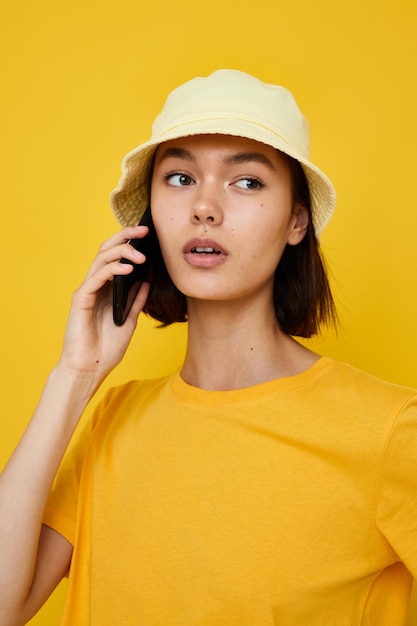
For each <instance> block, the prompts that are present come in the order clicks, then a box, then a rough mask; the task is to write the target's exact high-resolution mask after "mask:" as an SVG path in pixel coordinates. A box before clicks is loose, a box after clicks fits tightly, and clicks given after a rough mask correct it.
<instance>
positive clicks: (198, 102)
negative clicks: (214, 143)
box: [110, 69, 336, 237]
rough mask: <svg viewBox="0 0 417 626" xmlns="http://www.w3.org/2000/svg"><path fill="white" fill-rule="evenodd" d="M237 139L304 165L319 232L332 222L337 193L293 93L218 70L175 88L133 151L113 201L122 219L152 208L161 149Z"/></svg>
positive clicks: (129, 221)
mask: <svg viewBox="0 0 417 626" xmlns="http://www.w3.org/2000/svg"><path fill="white" fill-rule="evenodd" d="M205 134H219V135H234V136H239V137H246V138H248V139H254V140H255V141H259V142H261V143H265V144H267V145H270V146H272V147H274V148H276V149H277V150H281V152H284V153H285V154H288V155H289V156H290V157H293V158H294V159H296V160H297V161H299V162H300V163H301V166H302V167H303V169H304V172H305V175H306V178H307V181H308V185H309V189H310V196H311V203H312V206H311V209H312V215H313V225H314V230H315V234H316V236H317V237H318V235H319V234H320V233H321V232H322V230H323V228H324V227H325V226H326V224H327V222H328V221H329V219H330V218H331V216H332V214H333V212H334V208H335V203H336V193H335V190H334V187H333V185H332V183H331V182H330V180H329V179H328V178H327V176H325V174H323V172H321V171H320V170H319V169H318V168H317V167H316V166H315V165H313V164H312V163H311V162H310V160H309V159H310V146H309V143H310V142H309V128H308V122H307V120H306V119H305V117H304V116H303V115H302V113H301V112H300V110H299V108H298V106H297V103H296V102H295V100H294V97H293V96H292V94H291V92H289V91H288V90H287V89H285V88H284V87H280V86H278V85H271V84H267V83H263V82H261V81H260V80H259V79H257V78H255V77H254V76H251V75H250V74H246V73H244V72H240V71H238V70H228V69H223V70H217V71H216V72H213V73H212V74H210V76H208V77H206V78H193V79H192V80H190V81H188V82H186V83H184V84H183V85H181V86H179V87H177V88H176V89H174V91H172V92H171V94H170V95H169V96H168V98H167V100H166V102H165V105H164V108H163V110H162V112H161V113H160V115H158V117H157V118H156V120H155V122H154V124H153V127H152V137H151V139H150V140H149V141H146V142H145V143H143V144H141V145H140V146H139V147H137V148H135V149H134V150H132V151H131V152H129V153H128V154H127V155H126V156H125V157H124V159H123V162H122V177H121V179H120V181H119V184H118V186H117V188H116V189H115V190H114V191H113V192H112V194H111V197H110V203H111V206H112V209H113V211H114V214H115V216H116V218H117V219H118V221H119V222H120V223H121V224H122V225H123V226H126V225H131V224H136V223H137V222H138V221H139V220H140V218H141V217H142V215H143V213H144V212H145V209H146V207H147V205H148V204H149V187H150V185H149V176H150V170H151V163H152V157H153V154H154V152H155V150H156V148H157V146H158V145H159V144H161V143H163V142H165V141H169V140H170V139H178V138H179V137H187V136H190V135H205Z"/></svg>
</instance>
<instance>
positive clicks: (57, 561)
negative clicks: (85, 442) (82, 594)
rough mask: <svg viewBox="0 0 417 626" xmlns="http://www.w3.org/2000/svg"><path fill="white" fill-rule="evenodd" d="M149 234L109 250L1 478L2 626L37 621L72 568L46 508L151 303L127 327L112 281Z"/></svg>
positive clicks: (100, 258)
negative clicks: (89, 413)
mask: <svg viewBox="0 0 417 626" xmlns="http://www.w3.org/2000/svg"><path fill="white" fill-rule="evenodd" d="M146 232H147V229H146V228H144V227H141V228H138V227H130V228H125V229H123V230H122V231H121V232H120V233H118V234H117V235H115V236H114V237H112V238H111V239H110V240H109V241H107V242H106V243H105V244H103V245H102V246H101V248H100V251H99V253H98V255H97V257H96V259H95V260H94V262H93V264H92V266H91V268H90V270H89V272H88V274H87V277H86V279H85V281H84V282H83V284H82V285H81V287H80V288H79V289H78V290H77V291H76V292H75V293H74V295H73V298H72V306H71V310H70V315H69V319H68V324H67V329H66V333H65V338H64V344H63V350H62V354H61V357H60V359H59V362H58V364H57V365H56V367H55V368H54V369H53V371H52V372H51V374H50V375H49V377H48V380H47V383H46V386H45V389H44V391H43V394H42V396H41V399H40V401H39V404H38V406H37V408H36V411H35V413H34V415H33V417H32V420H31V421H30V423H29V425H28V427H27V429H26V431H25V433H24V435H23V437H22V439H21V440H20V442H19V444H18V446H17V448H16V450H15V452H14V453H13V455H12V457H11V458H10V461H9V462H8V464H7V465H6V467H5V468H4V470H3V472H2V474H1V476H0V607H1V618H0V625H1V626H9V625H15V624H22V623H24V622H25V621H26V620H27V619H29V617H30V614H31V613H32V610H33V609H34V610H37V608H39V606H40V605H41V604H42V602H43V601H44V600H45V599H46V596H47V595H49V593H50V592H51V591H52V589H53V588H54V586H55V585H56V584H57V582H59V579H60V577H62V576H63V575H64V574H65V572H66V571H67V569H68V566H69V562H70V558H71V553H72V547H71V546H70V545H69V544H68V542H67V541H66V540H65V539H64V538H63V537H61V536H60V535H58V534H57V533H54V531H52V530H51V529H47V528H45V527H44V529H43V530H42V519H43V513H44V508H45V504H46V500H47V497H48V494H49V491H50V489H51V486H52V482H53V480H54V478H55V475H56V472H57V470H58V467H59V464H60V462H61V459H62V457H63V455H64V453H65V450H66V448H67V446H68V443H69V441H70V439H71V436H72V434H73V432H74V429H75V427H76V425H77V423H78V421H79V419H80V416H81V414H82V413H83V411H84V409H85V407H86V405H87V403H88V402H89V400H90V399H91V397H92V396H93V395H94V393H95V391H96V390H97V388H98V387H99V386H100V384H101V383H102V381H103V380H104V379H105V377H106V376H107V375H108V373H109V372H110V371H111V370H112V369H113V368H114V367H115V366H116V365H117V364H118V363H119V362H120V360H121V359H122V357H123V355H124V353H125V351H126V349H127V346H128V345H129V342H130V339H131V337H132V335H133V332H134V329H135V326H136V322H137V317H138V315H139V312H140V311H141V309H142V308H143V305H144V303H145V301H146V297H147V294H148V288H149V286H148V285H147V284H145V283H144V284H143V285H142V287H141V289H140V291H139V293H138V296H137V298H136V300H135V302H134V305H133V306H132V309H131V311H130V314H129V316H128V319H127V320H126V323H125V324H124V325H123V326H122V327H118V326H115V324H114V323H113V318H112V296H111V283H110V281H111V279H112V278H113V276H114V275H115V274H122V273H129V272H130V271H131V270H132V266H131V265H129V264H124V265H122V264H120V263H119V259H120V258H121V257H122V256H124V257H126V258H128V259H130V260H132V261H134V262H136V263H138V262H141V261H142V260H143V259H144V257H143V256H142V255H140V256H139V257H138V256H137V253H135V251H134V250H133V248H132V246H130V245H129V244H128V243H126V242H127V240H128V239H129V238H133V237H140V236H144V235H145V234H146ZM139 254H140V253H139ZM41 537H42V541H40V538H41ZM44 596H45V597H44Z"/></svg>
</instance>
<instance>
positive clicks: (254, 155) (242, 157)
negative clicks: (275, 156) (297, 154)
mask: <svg viewBox="0 0 417 626" xmlns="http://www.w3.org/2000/svg"><path fill="white" fill-rule="evenodd" d="M251 161H255V162H256V163H262V164H263V165H266V166H267V167H268V168H269V169H271V170H274V171H275V167H274V164H273V163H272V161H271V160H270V159H268V157H267V156H265V154H262V152H236V153H235V154H231V155H229V156H226V157H225V158H224V162H225V163H226V165H239V164H240V163H249V162H251Z"/></svg>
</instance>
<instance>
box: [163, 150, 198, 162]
mask: <svg viewBox="0 0 417 626" xmlns="http://www.w3.org/2000/svg"><path fill="white" fill-rule="evenodd" d="M169 157H174V158H177V159H184V160H185V161H195V158H194V155H193V153H192V152H190V151H189V150H186V149H185V148H165V149H164V150H161V151H160V153H159V162H160V163H161V162H162V161H164V160H165V159H169Z"/></svg>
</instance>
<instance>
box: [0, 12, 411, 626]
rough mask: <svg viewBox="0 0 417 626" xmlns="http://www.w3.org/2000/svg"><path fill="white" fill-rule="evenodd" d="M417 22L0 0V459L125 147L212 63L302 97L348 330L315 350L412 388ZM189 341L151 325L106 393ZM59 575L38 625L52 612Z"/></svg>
mask: <svg viewBox="0 0 417 626" xmlns="http://www.w3.org/2000/svg"><path fill="white" fill-rule="evenodd" d="M416 18H417V3H416V2H415V0H396V2H393V1H390V2H388V1H386V0H351V1H350V2H343V3H342V2H341V3H338V2H335V1H334V0H322V1H321V2H315V1H314V0H298V1H297V2H289V1H288V0H286V1H285V2H283V1H281V0H258V1H256V2H254V1H253V0H250V1H249V0H240V1H237V0H231V1H230V2H224V0H210V1H209V2H204V3H198V2H196V1H195V0H194V1H191V0H187V1H185V2H178V3H174V2H169V1H167V0H154V1H153V2H144V1H143V0H119V1H118V2H112V1H110V0H90V1H89V0H66V1H64V2H63V1H59V0H37V1H36V2H33V1H32V0H13V2H12V1H10V0H9V1H8V2H7V1H6V0H3V2H2V3H1V6H0V25H1V30H2V37H1V44H0V45H1V49H0V58H1V90H2V96H1V105H0V106H1V109H2V110H1V116H0V125H1V127H0V137H1V144H2V164H1V168H0V176H1V181H0V182H1V187H0V198H1V211H2V213H1V215H2V228H1V246H0V252H1V265H0V267H1V307H0V333H1V337H0V345H1V350H2V359H1V368H2V369H1V385H2V409H1V438H0V455H1V458H0V463H2V462H5V461H6V459H7V457H8V455H9V454H10V452H11V450H12V449H13V447H14V445H15V443H16V441H17V439H18V437H19V436H20V435H21V433H22V431H23V429H24V427H25V424H26V423H27V421H28V419H29V417H30V414H31V412H32V410H33V408H34V405H35V403H36V400H37V397H38V395H39V393H40V391H41V388H42V385H43V382H44V380H45V377H46V376H47V373H48V370H49V369H50V368H51V366H53V364H54V363H55V361H56V359H57V358H58V355H59V352H60V345H61V337H62V333H63V329H64V325H65V320H66V314H67V310H68V306H69V300H70V296H71V292H72V290H73V289H74V288H75V287H76V286H77V285H78V283H79V282H80V281H81V279H82V277H83V275H84V272H85V271H86V268H87V267H88V265H89V262H90V259H91V258H92V257H93V255H94V254H95V250H96V248H97V246H98V244H99V243H100V242H101V241H102V240H103V239H105V238H107V237H108V236H109V235H110V234H111V233H112V232H113V231H114V230H115V229H116V228H117V225H116V222H115V220H114V218H113V216H112V214H111V212H110V210H109V207H108V195H109V192H110V191H111V189H112V188H113V187H114V186H115V184H116V183H117V180H118V178H119V173H120V161H121V158H122V156H123V155H124V154H125V153H126V152H127V151H128V150H130V149H131V148H133V147H134V146H135V145H136V144H137V143H139V142H141V141H143V140H145V139H146V138H148V135H149V134H150V125H151V122H152V119H153V117H154V115H155V114H156V112H158V110H159V109H160V107H161V105H162V103H163V100H164V99H165V96H166V94H167V93H168V92H169V91H170V90H171V89H172V88H173V87H175V86H176V85H178V84H179V83H181V82H183V81H185V80H187V79H189V78H191V77H193V76H195V75H198V74H200V75H206V74H207V73H209V72H211V71H212V70H214V69H216V68H219V67H231V68H238V69H242V70H245V71H249V72H251V73H254V74H256V75H257V76H259V77H260V78H261V79H263V80H265V81H268V82H275V83H282V84H284V85H285V86H287V87H288V88H290V89H291V90H292V91H293V93H294V94H295V96H296V99H297V100H298V102H299V105H300V107H301V109H302V110H303V111H304V112H305V114H306V115H307V117H308V119H309V120H310V124H311V138H312V157H313V160H314V162H316V163H317V164H318V165H319V166H321V167H322V169H324V171H325V172H326V173H327V174H328V175H329V177H330V178H331V179H332V180H333V182H334V183H335V185H336V188H337V191H338V208H337V213H336V215H335V217H334V219H333V221H332V222H331V224H330V225H329V227H328V228H327V230H326V231H325V233H324V235H323V237H322V242H323V248H324V251H325V253H326V255H327V257H328V260H329V263H330V265H331V268H332V277H333V283H334V289H335V294H336V299H337V303H338V307H339V313H340V317H341V327H340V330H339V333H338V335H337V336H336V334H335V333H329V334H326V335H324V337H323V338H321V339H320V340H317V341H315V342H314V344H313V345H314V346H315V347H316V349H319V350H320V351H322V352H324V353H327V354H330V355H332V356H335V357H338V358H341V359H344V360H346V361H349V362H350V363H352V364H354V365H356V366H358V367H361V368H363V369H366V370H368V371H370V372H372V373H374V374H376V375H378V376H381V377H383V378H386V379H388V380H391V381H395V382H398V383H402V384H406V385H411V386H414V387H417V368H416V363H415V360H416V351H417V350H416V348H417V324H416V304H417V284H416V276H415V272H416V265H417V243H416V232H417V208H416V192H415V185H416V172H415V170H416V166H417V159H416V146H417V130H416V122H415V119H416V111H417V88H416V70H415V67H416V60H417V58H416V53H417V37H416V32H417V31H416V26H417V19H416ZM183 351H184V328H182V327H179V328H173V329H171V330H168V331H160V330H155V329H154V327H153V324H152V323H151V322H149V321H147V320H143V321H142V322H141V323H140V327H139V330H138V332H137V335H136V336H135V339H134V341H133V343H132V345H131V347H130V349H129V352H128V355H127V357H126V360H125V361H124V363H123V364H122V365H121V366H120V367H119V368H118V369H117V371H116V372H114V373H113V374H112V375H111V377H110V379H109V381H107V382H106V385H105V386H104V388H107V387H108V386H109V385H110V384H114V383H115V382H119V381H122V380H125V379H126V378H129V377H142V376H153V375H159V374H162V373H165V372H167V371H169V370H171V369H172V368H173V367H175V366H176V365H177V364H178V363H179V362H180V361H181V358H182V355H183ZM104 388H103V389H102V390H101V391H100V392H99V395H100V394H101V393H102V392H103V391H104ZM127 540H128V538H127ZM64 587H65V585H64V584H63V585H61V587H60V588H59V589H58V591H57V592H56V593H55V594H54V596H53V598H52V599H51V600H50V601H49V602H48V604H47V605H46V607H45V608H44V609H43V610H42V611H41V613H40V614H39V615H38V616H37V617H36V618H35V619H34V620H33V621H32V622H31V623H32V624H37V625H43V626H46V625H48V626H49V625H50V626H52V625H55V624H57V623H58V621H59V617H58V616H59V614H60V609H61V605H62V599H63V592H64ZM413 603H414V607H413V608H412V609H411V615H410V618H409V620H410V621H409V623H410V624H412V623H415V621H416V620H417V608H416V606H415V600H413ZM115 619H116V620H117V617H116V618H115Z"/></svg>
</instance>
